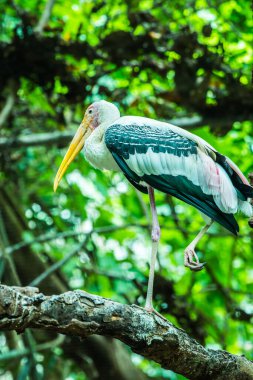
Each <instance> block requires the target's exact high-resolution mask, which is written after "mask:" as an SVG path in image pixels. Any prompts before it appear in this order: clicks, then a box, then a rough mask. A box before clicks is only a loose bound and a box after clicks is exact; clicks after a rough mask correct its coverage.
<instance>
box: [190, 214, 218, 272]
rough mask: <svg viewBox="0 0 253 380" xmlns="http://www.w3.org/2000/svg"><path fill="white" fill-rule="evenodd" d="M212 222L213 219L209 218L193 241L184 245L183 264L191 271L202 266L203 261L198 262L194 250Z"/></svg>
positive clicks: (198, 269) (197, 269)
mask: <svg viewBox="0 0 253 380" xmlns="http://www.w3.org/2000/svg"><path fill="white" fill-rule="evenodd" d="M212 224H213V220H212V219H210V222H208V223H207V224H206V225H205V227H203V228H202V230H201V231H200V232H199V233H198V235H197V236H196V237H195V238H194V239H193V241H192V242H191V243H190V244H189V245H188V247H186V249H185V251H184V265H185V266H186V267H188V268H190V269H191V270H193V271H200V270H201V269H203V268H204V265H205V263H200V262H199V258H198V256H197V254H196V252H195V247H196V245H197V244H198V242H199V241H200V239H201V238H202V237H203V236H204V235H205V233H206V231H207V230H208V228H209V227H210V226H211V225H212ZM194 259H195V260H194Z"/></svg>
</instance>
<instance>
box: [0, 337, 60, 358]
mask: <svg viewBox="0 0 253 380" xmlns="http://www.w3.org/2000/svg"><path fill="white" fill-rule="evenodd" d="M64 339H65V336H64V335H59V336H58V337H57V338H56V339H54V340H51V341H50V342H46V343H42V344H38V345H37V346H35V351H36V352H39V351H46V350H52V349H53V348H55V347H59V346H60V345H61V344H62V343H63V342H64ZM29 353H30V351H29V349H28V348H23V349H20V350H10V351H7V352H4V353H2V354H0V362H3V361H6V360H13V359H14V360H15V359H20V358H22V357H24V356H27V355H29Z"/></svg>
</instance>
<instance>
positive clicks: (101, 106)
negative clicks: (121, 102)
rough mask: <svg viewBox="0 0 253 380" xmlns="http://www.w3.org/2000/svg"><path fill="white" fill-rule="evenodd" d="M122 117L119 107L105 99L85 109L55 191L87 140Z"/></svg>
mask: <svg viewBox="0 0 253 380" xmlns="http://www.w3.org/2000/svg"><path fill="white" fill-rule="evenodd" d="M119 117H120V113H119V110H118V108H117V107H116V106H115V105H114V104H112V103H109V102H106V101H105V100H101V101H99V102H94V103H92V104H91V105H90V106H89V107H88V108H87V110H86V111H85V114H84V117H83V120H82V122H81V124H80V127H79V128H78V130H77V131H76V134H75V136H74V137H73V140H72V141H71V143H70V146H69V149H68V150H67V153H66V154H65V156H64V158H63V160H62V163H61V165H60V167H59V170H58V172H57V174H56V176H55V180H54V191H56V189H57V187H58V185H59V183H60V181H61V179H62V177H63V175H64V173H65V171H66V170H67V168H68V166H69V165H70V164H71V162H72V161H73V160H74V158H75V157H76V156H77V155H78V153H79V152H80V151H81V150H82V148H83V146H84V144H85V141H86V140H87V138H88V137H89V136H90V135H91V134H92V132H93V131H94V130H95V129H97V128H104V127H106V126H109V125H110V124H111V123H113V122H114V121H115V120H117V119H118V118H119Z"/></svg>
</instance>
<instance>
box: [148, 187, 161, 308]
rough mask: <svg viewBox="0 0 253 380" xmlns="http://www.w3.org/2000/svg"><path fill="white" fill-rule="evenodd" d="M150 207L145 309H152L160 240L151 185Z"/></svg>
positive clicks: (149, 192)
mask: <svg viewBox="0 0 253 380" xmlns="http://www.w3.org/2000/svg"><path fill="white" fill-rule="evenodd" d="M148 194H149V201H150V208H151V214H152V232H151V237H152V251H151V260H150V269H149V279H148V290H147V298H146V304H145V309H146V310H147V311H154V308H153V286H154V274H155V264H156V256H157V250H158V244H159V240H160V226H159V222H158V218H157V212H156V205H155V195H154V189H153V187H150V186H149V187H148Z"/></svg>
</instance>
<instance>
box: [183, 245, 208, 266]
mask: <svg viewBox="0 0 253 380" xmlns="http://www.w3.org/2000/svg"><path fill="white" fill-rule="evenodd" d="M205 264H206V263H200V262H199V258H198V256H197V254H196V252H195V251H194V248H193V247H191V246H190V245H189V246H188V247H187V248H186V249H185V251H184V266H185V267H187V268H190V269H191V270H192V271H194V272H198V271H200V270H202V269H203V268H204V266H205Z"/></svg>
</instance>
